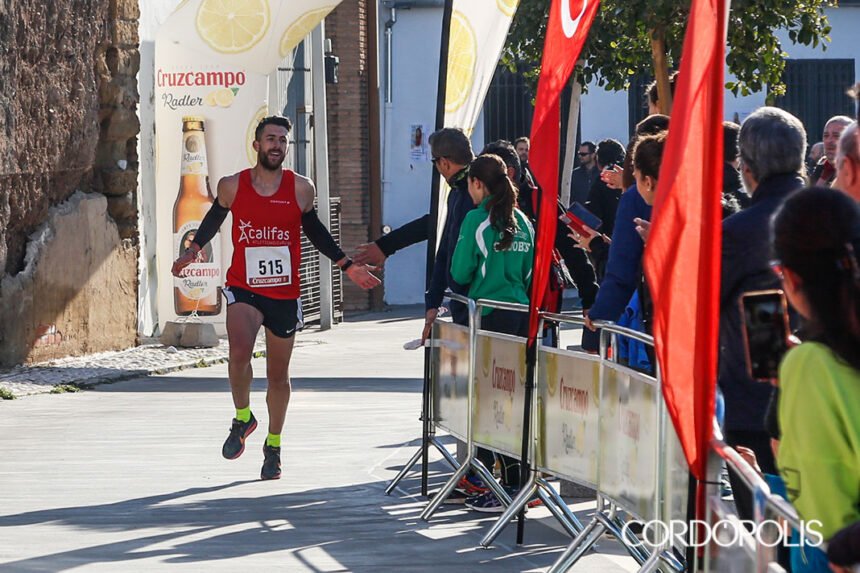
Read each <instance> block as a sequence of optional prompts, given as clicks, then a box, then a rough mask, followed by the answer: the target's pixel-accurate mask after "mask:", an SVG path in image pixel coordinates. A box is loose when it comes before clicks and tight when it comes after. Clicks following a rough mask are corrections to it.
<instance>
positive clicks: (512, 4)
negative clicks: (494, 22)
mask: <svg viewBox="0 0 860 573" xmlns="http://www.w3.org/2000/svg"><path fill="white" fill-rule="evenodd" d="M519 3H520V0H496V6H498V7H499V10H501V11H502V14H504V15H505V16H507V17H508V18H510V17H511V16H513V15H514V12H516V11H517V4H519Z"/></svg>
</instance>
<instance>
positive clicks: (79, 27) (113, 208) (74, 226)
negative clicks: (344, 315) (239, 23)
mask: <svg viewBox="0 0 860 573" xmlns="http://www.w3.org/2000/svg"><path fill="white" fill-rule="evenodd" d="M138 17H139V12H138V4H137V1H136V0H56V1H53V2H27V1H24V0H7V1H5V2H3V3H2V4H0V77H2V78H3V81H2V82H0V309H2V315H0V349H2V351H0V365H7V366H8V365H10V364H15V363H19V362H22V361H28V360H37V359H47V358H55V357H59V356H65V355H69V354H79V353H83V352H92V351H97V350H107V349H111V348H120V347H125V346H129V345H131V344H133V343H134V340H135V330H136V328H135V324H136V316H135V312H136V311H135V308H136V299H137V293H136V285H137V282H136V281H137V279H136V275H137V261H136V255H135V252H136V240H137V211H136V207H135V205H136V193H137V169H138V167H137V155H136V153H137V152H136V148H137V140H136V137H137V133H138V132H139V128H140V126H139V124H138V121H137V117H136V106H137V101H138V95H137V85H136V75H137V70H138V68H139V65H140V62H139V56H138V50H137V27H138V23H137V19H138ZM76 191H82V192H85V193H96V194H98V195H96V196H95V197H94V198H100V202H97V203H98V204H99V205H103V206H104V207H103V208H101V211H102V214H101V215H100V214H99V213H98V211H99V207H97V206H96V207H93V206H92V205H95V204H94V203H92V201H90V200H83V199H76V200H74V201H71V202H68V200H69V198H70V197H71V196H72V195H73V194H74V193H75V192H76ZM102 194H104V195H102ZM105 195H106V196H107V198H105V197H104V196H105ZM60 205H62V207H60V208H59V211H57V209H54V210H53V211H52V208H54V207H57V206H60ZM84 205H88V206H89V207H87V209H86V210H83V211H82V212H81V213H77V214H76V213H75V212H74V210H75V209H79V208H80V209H83V206H84ZM69 209H71V210H72V211H69ZM93 209H94V210H93ZM84 211H85V212H84ZM58 213H62V214H63V217H65V219H63V221H65V222H63V223H59V222H58V221H57V220H56V217H57V216H58ZM104 213H109V214H110V218H106V217H107V215H105V214H104ZM69 217H71V218H69ZM100 217H101V219H104V221H102V220H101V219H100ZM52 218H53V220H52ZM96 221H98V224H97V227H96V228H97V229H99V231H98V232H96V231H95V230H94V229H90V228H87V226H88V225H91V224H95V222H96ZM70 222H71V223H70ZM58 224H59V225H60V228H62V229H63V232H60V231H58V230H56V229H58V228H57V227H56V225H58ZM66 225H70V226H68V227H67V226H66ZM111 226H112V227H111ZM52 228H53V229H55V231H56V232H53V231H50V229H52ZM111 228H112V229H113V231H112V232H111V231H110V229H111ZM123 239H125V242H123ZM37 241H41V243H40V244H39V245H38V247H37V246H36V245H35V242H37ZM59 242H62V244H55V243H59ZM57 253H59V255H57ZM43 256H46V257H49V260H50V263H42V262H41V260H40V257H43ZM99 259H100V260H99ZM108 271H109V275H110V276H109V277H108V276H105V272H108ZM96 295H98V296H96ZM113 297H119V298H121V299H122V300H120V301H114V300H111V301H110V303H108V304H106V302H105V300H106V299H112V298H113ZM126 299H127V300H126ZM114 302H116V303H117V305H118V307H121V308H123V309H124V310H123V312H128V313H130V315H129V316H128V317H126V316H123V317H115V316H113V314H112V313H107V314H110V316H108V315H107V314H106V313H103V312H102V310H103V309H104V308H106V307H107V308H113V305H114ZM46 309H50V310H46ZM61 325H62V326H61ZM63 330H64V332H63V335H62V336H55V334H56V333H57V332H60V331H63Z"/></svg>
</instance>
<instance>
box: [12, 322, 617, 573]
mask: <svg viewBox="0 0 860 573" xmlns="http://www.w3.org/2000/svg"><path fill="white" fill-rule="evenodd" d="M411 310H412V312H411V313H406V311H404V310H400V311H395V312H390V313H385V314H377V315H366V316H364V317H362V319H360V320H356V321H352V322H349V323H346V324H344V325H341V326H338V327H337V328H336V329H334V330H333V331H330V332H327V333H303V334H302V335H300V336H301V337H303V339H304V340H305V341H306V342H311V341H312V342H314V343H312V344H311V343H307V344H304V345H303V346H302V347H301V348H299V349H297V351H296V355H295V358H294V361H293V370H292V375H293V384H294V390H295V391H294V395H293V401H292V404H291V406H290V411H289V414H288V418H287V428H286V431H285V434H284V448H283V454H284V455H283V459H284V476H283V479H281V480H280V481H275V482H261V481H259V480H258V478H259V471H260V465H261V462H262V454H261V453H260V448H261V446H262V442H263V439H264V437H265V424H264V423H261V425H260V428H259V429H258V430H257V432H256V433H255V434H254V435H253V436H252V437H251V438H250V440H249V447H248V449H247V451H246V452H245V454H244V455H243V456H242V457H241V458H240V459H238V460H235V461H232V462H230V461H226V460H224V459H222V458H221V455H220V448H221V442H222V441H223V439H224V437H225V436H226V433H227V429H228V427H229V423H230V418H231V417H232V414H233V412H232V409H231V403H230V397H229V392H228V386H227V382H226V366H225V365H221V366H215V367H211V368H202V369H195V370H187V371H184V372H181V373H178V374H175V375H170V376H162V377H151V378H143V379H139V380H131V381H127V382H121V383H116V384H112V385H107V386H100V387H98V388H97V389H95V390H92V391H87V392H82V393H78V394H62V395H41V396H32V397H27V398H23V399H20V400H15V401H12V402H3V403H0V452H2V462H0V496H2V497H0V499H2V504H0V571H10V572H18V571H52V572H54V571H71V570H74V571H111V572H113V571H123V572H125V571H146V572H150V571H175V570H185V571H206V572H217V571H231V572H235V571H257V570H263V569H262V568H263V567H266V568H272V569H274V570H278V571H289V572H305V571H307V572H341V571H356V572H367V573H370V572H376V571H398V572H400V571H428V572H429V571H457V572H461V571H462V572H471V571H499V572H513V571H540V570H545V569H546V567H547V566H548V565H550V564H551V563H552V562H553V561H554V560H555V558H556V556H557V555H558V552H559V551H561V549H562V548H563V547H564V545H566V543H567V539H566V538H565V537H564V536H563V535H562V534H561V533H560V532H559V530H558V529H557V528H556V527H554V524H553V523H552V520H551V518H550V517H548V512H546V510H545V509H537V510H532V511H531V512H529V519H528V520H527V530H526V545H524V546H522V547H516V546H515V545H514V543H513V542H514V528H513V527H510V528H508V530H507V531H506V532H505V533H504V534H503V535H502V537H501V538H500V541H499V544H498V546H497V547H495V548H493V549H491V550H483V549H476V546H477V543H478V540H479V539H480V537H481V536H482V535H483V533H484V532H485V531H486V530H487V528H488V527H489V525H490V524H491V522H492V519H491V518H487V517H483V518H480V517H477V516H476V515H475V514H474V513H470V512H467V511H464V510H463V509H462V508H457V507H456V506H446V508H448V509H447V510H446V511H441V512H439V513H438V514H437V516H436V517H435V518H434V520H433V521H432V522H431V523H429V524H428V523H424V522H422V521H421V520H420V519H418V514H419V513H420V511H421V509H422V508H423V506H424V504H425V502H424V501H423V500H422V499H421V498H420V497H418V496H416V492H417V489H418V480H417V479H410V480H406V481H404V482H403V489H402V490H401V491H398V492H395V493H396V494H395V495H393V496H391V497H386V496H385V495H384V494H383V488H384V486H385V484H386V483H387V481H388V480H389V479H391V477H392V476H393V475H394V473H395V472H396V471H397V469H399V467H400V465H401V464H403V463H405V462H406V460H407V459H408V458H409V456H410V455H411V454H412V453H413V451H414V447H415V446H414V445H413V443H414V442H413V441H414V439H415V438H416V437H417V436H418V433H419V431H420V427H419V423H418V421H417V414H418V410H419V407H420V392H421V382H420V380H419V379H418V377H419V376H420V373H421V361H422V356H421V353H420V352H407V351H404V350H402V349H401V346H402V344H403V342H405V341H407V340H410V339H412V338H414V337H415V335H416V334H417V333H418V332H419V328H420V324H421V323H420V320H415V319H412V318H410V316H418V315H419V314H418V312H417V310H416V309H411ZM254 368H255V374H257V375H258V376H260V375H262V374H263V373H264V368H265V360H264V359H261V360H258V361H255V363H254ZM264 391H265V382H264V381H263V380H261V379H259V378H258V379H257V380H255V383H254V392H253V396H252V407H253V408H254V410H255V412H256V414H257V416H258V418H263V419H265V417H266V416H265V406H264V403H265V402H264ZM433 470H434V479H433V481H434V483H439V482H440V480H441V478H442V475H441V474H440V473H439V472H440V471H441V470H444V467H443V466H442V465H441V464H438V463H436V464H434V465H433ZM588 507H590V506H589V505H588V504H583V505H579V506H577V509H581V510H582V513H580V515H581V517H583V518H584V517H585V515H586V513H587V509H588ZM632 570H634V566H633V561H632V560H631V559H629V558H627V557H626V556H624V555H622V552H621V550H620V549H619V548H618V547H617V546H616V545H614V544H613V543H611V542H608V541H607V542H602V543H601V547H600V553H599V554H598V553H592V554H589V555H588V556H586V558H585V559H583V560H582V561H581V562H580V564H579V565H578V566H577V567H576V568H575V571H584V572H588V571H594V572H596V571H600V572H609V573H612V572H616V571H632Z"/></svg>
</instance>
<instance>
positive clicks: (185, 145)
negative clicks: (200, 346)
mask: <svg viewBox="0 0 860 573" xmlns="http://www.w3.org/2000/svg"><path fill="white" fill-rule="evenodd" d="M203 121H204V120H203V118H202V117H183V118H182V163H181V167H180V177H179V194H178V195H177V197H176V203H174V204H173V247H174V249H173V253H174V257H178V256H179V255H181V254H182V253H183V252H185V249H187V248H188V247H189V246H191V242H192V241H193V240H194V235H195V234H196V233H197V229H198V228H199V227H200V222H201V221H202V220H203V217H204V216H205V215H206V213H207V212H208V211H209V208H210V207H212V204H213V203H214V202H215V198H214V197H213V196H212V191H211V190H210V188H209V168H208V165H207V162H206V141H205V139H204V137H203V129H204V128H203ZM173 306H174V310H175V311H176V314H177V315H178V316H188V315H191V314H194V313H196V314H199V315H201V316H214V315H218V314H220V313H221V234H220V232H219V233H218V234H216V235H215V237H214V238H213V239H212V240H211V241H209V243H208V244H207V245H206V246H205V247H203V249H202V250H201V251H200V252H199V253H198V254H197V259H196V260H195V261H194V262H193V263H191V264H190V265H188V266H187V267H185V269H183V270H182V273H181V276H180V277H175V278H174V279H173Z"/></svg>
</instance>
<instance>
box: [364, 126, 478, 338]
mask: <svg viewBox="0 0 860 573" xmlns="http://www.w3.org/2000/svg"><path fill="white" fill-rule="evenodd" d="M428 141H429V143H430V153H431V155H432V157H433V159H432V161H433V165H435V167H436V169H437V170H438V171H439V174H440V175H442V177H444V178H445V180H446V181H447V182H448V185H450V187H451V192H450V193H449V194H448V202H447V216H446V219H445V227H444V229H443V231H442V237H441V239H440V242H439V249H438V251H437V252H436V261H435V264H434V267H433V274H432V276H431V279H430V288H429V289H428V290H427V292H426V293H425V297H424V298H425V306H426V310H427V316H426V320H425V328H424V331H425V333H429V331H430V325H432V324H433V322H434V321H435V320H436V313H437V311H438V308H439V305H441V304H442V298H443V294H444V292H445V289H446V288H450V289H451V290H452V291H453V292H455V293H459V294H466V293H467V292H468V288H465V287H463V286H462V285H458V284H457V283H456V282H454V279H453V278H452V277H451V265H450V260H449V259H450V257H451V256H452V255H453V254H454V247H455V246H456V245H457V238H458V237H459V235H460V225H461V224H462V222H463V219H464V218H465V217H466V213H468V212H469V211H471V210H472V209H474V208H475V204H474V202H473V201H472V198H471V197H470V196H469V181H468V177H467V174H468V167H469V164H470V163H471V162H472V160H473V159H474V154H473V153H472V144H471V142H470V141H469V138H468V137H467V136H466V134H465V133H463V130H461V129H458V128H449V127H446V128H444V129H440V130H439V131H437V132H435V133H433V134H432V135H431V136H430V139H429V140H428ZM435 224H436V221H434V220H432V219H431V217H430V214H429V213H428V214H426V215H423V216H421V217H419V218H417V219H415V220H413V221H410V222H408V223H406V224H405V225H402V226H401V227H398V228H397V229H395V230H393V231H391V232H390V233H388V234H387V235H385V236H384V237H380V238H379V239H377V240H376V241H374V242H372V243H367V244H364V245H361V246H359V248H358V252H357V253H356V256H355V257H354V259H353V260H354V261H355V262H356V263H358V261H365V262H364V263H360V264H372V265H381V264H382V263H384V262H385V259H386V258H387V257H389V256H391V255H393V254H394V253H395V252H397V251H399V250H400V249H404V248H406V247H408V246H410V245H414V244H416V243H420V242H421V241H426V240H427V239H428V238H429V237H430V234H431V233H430V231H431V229H432V226H433V225H435ZM450 308H451V318H452V319H453V320H454V322H457V323H458V324H468V322H469V316H468V311H467V310H466V308H465V307H464V306H463V305H462V304H460V303H457V302H455V301H451V304H450Z"/></svg>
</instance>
